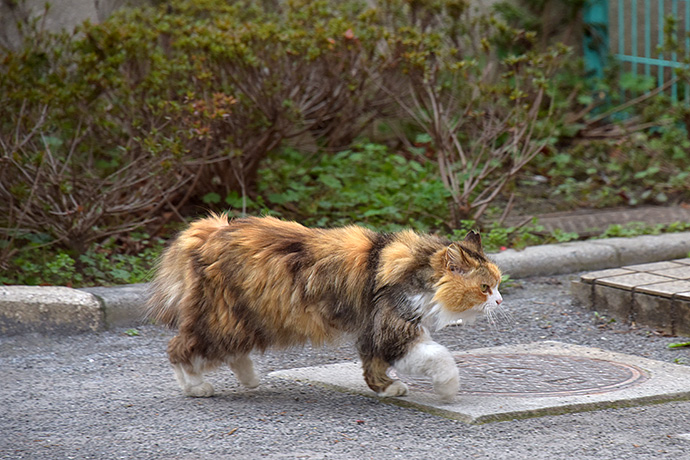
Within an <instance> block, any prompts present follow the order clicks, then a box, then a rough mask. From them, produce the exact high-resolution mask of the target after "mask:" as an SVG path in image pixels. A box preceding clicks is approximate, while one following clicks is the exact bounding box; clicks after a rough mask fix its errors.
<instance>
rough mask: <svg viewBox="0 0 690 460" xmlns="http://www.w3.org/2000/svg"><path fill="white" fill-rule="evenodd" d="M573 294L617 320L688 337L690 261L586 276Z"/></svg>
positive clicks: (632, 266)
mask: <svg viewBox="0 0 690 460" xmlns="http://www.w3.org/2000/svg"><path fill="white" fill-rule="evenodd" d="M572 292H573V295H574V296H575V297H576V298H577V299H578V300H579V301H580V302H581V303H582V304H584V305H585V306H587V307H588V308H590V309H591V310H595V311H597V312H601V313H606V314H607V315H610V316H612V317H614V318H616V319H617V320H621V321H624V322H628V323H633V322H634V323H636V324H640V325H644V326H649V327H653V328H655V329H657V330H659V331H661V332H663V333H666V334H670V335H685V336H690V258H686V259H676V260H671V261H666V262H656V263H650V264H640V265H630V266H624V267H621V268H613V269H608V270H600V271H596V272H591V273H587V274H584V275H582V276H581V277H580V279H579V281H575V282H573V284H572Z"/></svg>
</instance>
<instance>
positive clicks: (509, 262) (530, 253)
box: [491, 232, 690, 278]
mask: <svg viewBox="0 0 690 460" xmlns="http://www.w3.org/2000/svg"><path fill="white" fill-rule="evenodd" d="M689 253H690V232H683V233H668V234H663V235H644V236H638V237H633V238H608V239H602V240H590V241H581V242H574V243H561V244H546V245H542V246H531V247H528V248H525V249H524V250H522V251H516V250H514V249H508V250H506V251H503V252H501V253H498V254H493V255H492V256H491V257H492V259H493V260H494V261H495V262H496V263H497V264H498V266H499V267H501V269H502V270H503V272H504V273H506V274H508V275H510V276H511V277H512V278H526V277H530V276H548V275H562V274H566V273H576V272H581V271H587V270H602V269H605V268H613V267H621V266H623V265H636V264H643V263H648V262H659V261H662V260H672V259H680V258H684V257H688V254H689Z"/></svg>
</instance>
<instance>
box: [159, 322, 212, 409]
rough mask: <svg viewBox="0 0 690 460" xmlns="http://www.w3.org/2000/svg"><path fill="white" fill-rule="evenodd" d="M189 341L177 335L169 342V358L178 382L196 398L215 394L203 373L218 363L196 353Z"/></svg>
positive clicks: (188, 394) (185, 391)
mask: <svg viewBox="0 0 690 460" xmlns="http://www.w3.org/2000/svg"><path fill="white" fill-rule="evenodd" d="M188 344H189V341H186V340H184V338H183V337H181V336H180V335H178V336H175V337H173V338H172V340H170V343H169V344H168V358H169V359H170V364H171V365H172V368H173V371H174V372H175V377H176V378H177V383H179V384H180V387H181V388H182V391H183V392H184V394H185V395H187V396H191V397H194V398H208V397H209V396H213V385H211V384H210V383H208V382H205V381H204V377H203V373H204V372H205V371H208V370H211V369H213V368H215V367H217V365H218V364H217V363H214V362H211V361H209V360H207V359H205V358H204V357H203V356H200V355H198V354H194V353H193V352H192V350H191V349H190V348H191V347H189V345H188Z"/></svg>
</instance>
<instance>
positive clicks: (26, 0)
mask: <svg viewBox="0 0 690 460" xmlns="http://www.w3.org/2000/svg"><path fill="white" fill-rule="evenodd" d="M46 3H48V2H46V0H0V45H4V46H8V47H10V48H16V47H17V46H18V45H19V44H20V43H21V42H22V34H21V32H20V31H19V30H18V29H17V22H18V21H23V20H26V19H31V18H35V17H40V16H42V15H43V13H44V12H45V11H46V7H45V5H46ZM49 3H50V8H49V9H48V14H47V15H46V16H45V19H44V21H45V22H44V23H43V24H44V27H45V29H46V30H49V31H58V30H60V29H67V30H71V29H73V28H74V27H75V26H76V25H78V24H81V23H82V22H84V21H86V20H87V19H88V20H90V21H91V22H96V23H97V22H100V21H102V20H104V19H105V18H107V17H108V16H109V15H110V14H112V12H113V11H115V10H116V9H118V8H122V7H124V6H137V5H142V4H145V3H150V1H149V0H52V1H50V2H49Z"/></svg>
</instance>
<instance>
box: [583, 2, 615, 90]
mask: <svg viewBox="0 0 690 460" xmlns="http://www.w3.org/2000/svg"><path fill="white" fill-rule="evenodd" d="M583 20H584V23H585V24H587V26H588V27H587V33H586V34H585V43H584V50H583V51H584V53H583V54H584V58H585V71H586V73H587V75H592V76H596V77H599V78H601V77H603V76H604V67H605V65H606V57H607V55H608V54H609V32H608V30H609V2H608V0H588V1H587V2H586V3H585V7H584V11H583Z"/></svg>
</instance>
